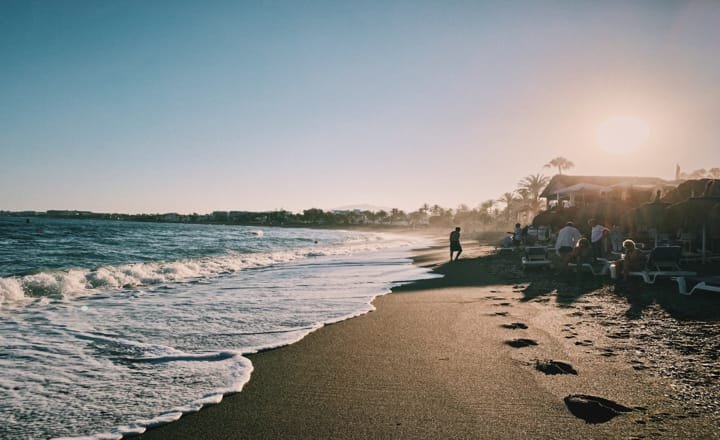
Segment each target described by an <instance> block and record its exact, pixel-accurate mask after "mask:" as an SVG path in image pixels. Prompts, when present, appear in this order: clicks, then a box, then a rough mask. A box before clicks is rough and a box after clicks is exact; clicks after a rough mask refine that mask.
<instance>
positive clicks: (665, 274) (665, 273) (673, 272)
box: [628, 246, 697, 284]
mask: <svg viewBox="0 0 720 440" xmlns="http://www.w3.org/2000/svg"><path fill="white" fill-rule="evenodd" d="M681 258H682V248H681V247H680V246H660V247H656V248H654V249H653V250H652V252H650V256H649V258H648V262H647V265H646V267H645V270H643V271H638V272H628V275H629V276H639V277H641V278H642V279H643V281H644V282H645V283H646V284H655V281H657V280H658V279H659V278H673V277H691V276H695V275H697V272H691V271H687V270H683V269H682V268H681V267H680V259H681Z"/></svg>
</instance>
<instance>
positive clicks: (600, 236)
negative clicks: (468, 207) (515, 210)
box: [450, 218, 645, 280]
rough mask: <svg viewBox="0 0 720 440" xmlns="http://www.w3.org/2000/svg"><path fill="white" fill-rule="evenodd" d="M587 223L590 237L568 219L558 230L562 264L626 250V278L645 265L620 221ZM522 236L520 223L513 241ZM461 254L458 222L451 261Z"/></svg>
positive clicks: (621, 268)
mask: <svg viewBox="0 0 720 440" xmlns="http://www.w3.org/2000/svg"><path fill="white" fill-rule="evenodd" d="M588 226H589V227H590V239H588V238H587V237H584V236H582V234H581V233H580V230H579V229H578V228H576V227H575V225H574V224H573V222H567V224H566V225H565V226H564V227H563V228H562V229H560V230H559V231H558V234H557V239H556V241H555V252H556V254H557V255H558V257H559V258H560V267H561V268H563V269H565V268H567V265H568V263H570V262H571V261H572V262H575V263H578V264H583V263H592V262H593V261H595V259H597V258H608V257H610V255H611V253H613V252H615V253H619V252H623V253H624V254H625V257H624V259H623V260H621V261H619V262H618V263H619V264H618V266H617V267H618V269H619V271H620V273H621V274H622V276H623V279H625V280H627V275H628V273H629V272H633V271H637V270H641V269H642V268H643V266H644V264H645V258H644V256H643V254H642V252H641V251H640V250H639V249H637V247H636V246H635V242H634V241H632V240H629V239H628V240H623V234H622V231H620V228H619V227H618V226H617V225H613V226H612V229H609V228H606V227H605V226H603V225H602V224H601V223H599V222H598V221H597V220H596V219H594V218H593V219H590V220H588ZM521 237H522V228H520V224H519V223H518V224H516V225H515V234H514V236H513V241H515V240H520V239H521ZM507 238H509V237H507ZM460 254H462V245H461V244H460V227H459V226H458V227H456V228H455V229H454V230H453V231H452V232H450V261H457V260H458V259H459V258H460Z"/></svg>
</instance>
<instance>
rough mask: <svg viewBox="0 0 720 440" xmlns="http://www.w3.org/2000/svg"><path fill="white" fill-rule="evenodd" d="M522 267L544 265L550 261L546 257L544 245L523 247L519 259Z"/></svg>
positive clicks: (547, 264)
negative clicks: (523, 252) (523, 253)
mask: <svg viewBox="0 0 720 440" xmlns="http://www.w3.org/2000/svg"><path fill="white" fill-rule="evenodd" d="M521 261H522V267H523V269H525V268H526V267H546V266H550V264H552V262H551V261H550V260H549V259H548V257H547V248H546V247H544V246H529V247H526V248H525V255H524V256H523V257H522V259H521Z"/></svg>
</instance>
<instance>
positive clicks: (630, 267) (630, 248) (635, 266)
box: [618, 240, 645, 281]
mask: <svg viewBox="0 0 720 440" xmlns="http://www.w3.org/2000/svg"><path fill="white" fill-rule="evenodd" d="M623 250H624V251H625V258H624V259H623V260H622V261H619V262H618V263H619V265H618V268H619V269H620V271H621V272H622V274H623V280H625V281H627V278H628V273H630V272H637V271H640V270H643V268H645V255H643V253H642V252H640V250H639V249H638V248H637V247H635V242H634V241H632V240H625V241H623Z"/></svg>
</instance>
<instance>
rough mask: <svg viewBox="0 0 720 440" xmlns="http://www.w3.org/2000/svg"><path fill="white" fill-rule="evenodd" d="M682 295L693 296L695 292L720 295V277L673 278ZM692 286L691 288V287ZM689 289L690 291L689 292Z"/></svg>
mask: <svg viewBox="0 0 720 440" xmlns="http://www.w3.org/2000/svg"><path fill="white" fill-rule="evenodd" d="M673 279H674V280H675V281H676V282H677V284H678V290H679V291H680V294H681V295H692V294H693V292H695V291H705V292H715V293H720V276H717V275H715V276H704V277H696V276H687V277H676V278H673ZM690 286H691V287H690ZM688 287H690V290H689V291H688Z"/></svg>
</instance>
